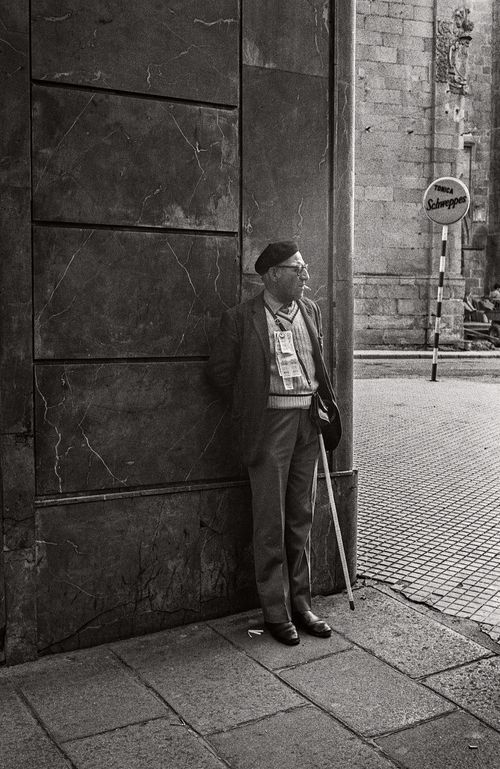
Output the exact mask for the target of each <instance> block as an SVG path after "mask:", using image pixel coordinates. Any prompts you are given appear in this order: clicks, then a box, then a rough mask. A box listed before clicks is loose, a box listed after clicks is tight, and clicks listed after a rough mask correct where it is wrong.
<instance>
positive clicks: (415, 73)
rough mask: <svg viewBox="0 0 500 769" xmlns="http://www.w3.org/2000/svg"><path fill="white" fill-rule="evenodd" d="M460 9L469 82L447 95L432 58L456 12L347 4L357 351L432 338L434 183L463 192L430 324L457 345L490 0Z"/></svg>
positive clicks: (429, 2)
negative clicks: (465, 199)
mask: <svg viewBox="0 0 500 769" xmlns="http://www.w3.org/2000/svg"><path fill="white" fill-rule="evenodd" d="M466 5H467V8H469V10H470V14H469V16H468V18H470V21H472V22H473V23H474V30H473V32H472V33H471V41H470V45H469V58H468V64H467V67H468V81H469V84H468V87H467V89H466V92H465V93H457V92H454V88H453V86H452V84H451V83H450V79H449V77H447V78H445V80H443V78H440V77H439V73H440V69H439V68H440V64H439V62H440V59H439V50H438V49H440V48H441V49H442V48H443V45H444V46H445V47H446V45H447V41H448V42H449V40H448V38H447V36H446V35H445V34H444V32H443V30H448V32H449V31H450V30H451V31H453V30H454V23H455V22H454V18H455V17H454V12H455V11H456V10H457V9H458V8H459V7H462V6H459V5H458V4H454V3H451V2H448V1H444V0H439V2H438V3H437V4H436V3H434V0H405V2H398V1H395V2H369V1H368V0H359V2H358V3H357V57H356V61H357V80H356V88H357V96H356V112H357V115H356V121H357V124H356V142H357V145H356V246H355V253H356V256H355V265H354V272H355V287H356V307H355V346H356V347H358V348H362V347H364V346H384V345H387V344H390V345H395V346H424V345H426V344H427V343H428V342H429V340H430V339H431V338H432V331H433V326H434V319H433V313H434V312H435V306H436V292H435V291H434V284H435V282H436V281H437V276H438V271H439V257H440V251H441V228H440V227H439V226H438V225H435V224H433V223H432V222H430V221H429V220H428V219H427V218H426V216H425V214H424V212H423V209H422V197H423V194H424V191H425V189H426V188H427V186H428V185H429V184H430V182H431V181H432V180H433V179H436V178H438V177H440V176H458V177H459V178H462V179H463V180H464V181H465V183H466V184H467V185H468V186H470V188H471V192H472V201H473V204H472V206H471V212H470V214H469V216H468V217H467V220H466V221H464V223H463V226H462V225H461V224H456V225H450V228H449V236H448V248H447V263H446V272H445V302H444V305H443V319H442V326H441V328H442V334H441V339H442V340H446V341H450V342H458V341H459V340H460V339H461V336H462V328H463V327H462V321H463V304H462V298H463V295H464V292H465V274H466V273H467V274H470V273H471V271H472V270H475V269H476V262H475V261H471V262H470V263H468V261H467V260H468V258H469V256H470V254H468V253H467V252H462V245H466V246H467V245H469V246H470V247H471V248H474V249H476V251H477V250H478V249H479V250H481V249H482V248H484V245H485V240H486V238H485V228H486V227H487V222H486V214H485V211H486V210H487V208H488V200H489V160H490V156H489V140H490V129H491V108H490V98H491V18H492V2H491V0H475V1H473V2H468V3H467V4H466ZM446 50H447V48H446ZM484 258H485V257H484V253H483V260H484ZM483 272H484V270H483ZM479 277H480V276H479V275H478V276H477V278H478V282H479ZM446 291H448V295H449V300H448V299H446ZM388 300H389V301H388Z"/></svg>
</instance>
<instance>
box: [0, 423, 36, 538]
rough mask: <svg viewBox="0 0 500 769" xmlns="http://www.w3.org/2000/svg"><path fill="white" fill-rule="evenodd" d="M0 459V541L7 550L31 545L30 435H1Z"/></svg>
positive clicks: (32, 479) (32, 474)
mask: <svg viewBox="0 0 500 769" xmlns="http://www.w3.org/2000/svg"><path fill="white" fill-rule="evenodd" d="M0 462H1V467H2V485H1V500H2V511H3V538H2V539H1V540H0V541H1V542H3V546H4V547H5V549H8V550H22V549H25V548H29V547H33V545H34V526H35V513H34V505H33V495H34V489H35V468H34V464H35V461H34V451H33V436H31V435H30V436H27V435H3V436H2V440H1V443H0Z"/></svg>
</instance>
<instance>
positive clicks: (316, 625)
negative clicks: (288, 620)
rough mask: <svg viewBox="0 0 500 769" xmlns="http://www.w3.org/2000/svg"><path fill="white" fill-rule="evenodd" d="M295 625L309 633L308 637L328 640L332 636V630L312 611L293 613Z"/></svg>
mask: <svg viewBox="0 0 500 769" xmlns="http://www.w3.org/2000/svg"><path fill="white" fill-rule="evenodd" d="M293 620H294V622H295V624H296V625H297V626H298V627H300V628H302V629H303V630H305V631H306V633H309V635H315V636H317V638H329V637H330V636H331V634H332V629H331V627H330V625H328V624H327V623H326V622H325V620H324V619H320V618H319V617H317V616H316V615H315V614H313V613H312V611H301V612H295V613H294V615H293Z"/></svg>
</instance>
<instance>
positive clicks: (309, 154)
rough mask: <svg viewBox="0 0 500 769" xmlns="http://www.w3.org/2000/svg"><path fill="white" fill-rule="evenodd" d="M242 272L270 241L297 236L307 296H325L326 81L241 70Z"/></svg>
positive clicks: (326, 267) (284, 74)
mask: <svg viewBox="0 0 500 769" xmlns="http://www.w3.org/2000/svg"><path fill="white" fill-rule="evenodd" d="M243 97H244V98H243V118H242V119H243V145H242V158H243V179H244V185H243V233H244V236H243V249H244V251H243V269H244V271H245V272H250V273H251V272H253V265H254V264H255V260H256V258H257V256H258V255H259V253H260V252H261V251H262V249H263V248H264V247H265V246H266V245H267V243H268V242H269V241H272V240H281V239H286V240H287V239H290V238H296V239H297V240H298V242H299V245H300V249H301V252H302V255H303V257H304V261H306V262H308V263H309V264H310V266H311V281H310V285H311V287H312V289H313V291H312V293H311V294H310V295H309V296H311V297H313V298H326V296H327V293H328V289H327V282H328V281H327V274H328V257H329V254H328V178H329V172H328V167H329V163H328V152H329V149H328V103H327V99H328V91H327V80H326V79H323V78H318V77H310V76H306V75H300V74H295V73H293V72H281V71H279V70H269V69H259V68H256V67H244V73H243Z"/></svg>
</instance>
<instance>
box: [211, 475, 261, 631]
mask: <svg viewBox="0 0 500 769" xmlns="http://www.w3.org/2000/svg"><path fill="white" fill-rule="evenodd" d="M200 502H201V505H200V523H201V529H200V541H201V564H200V568H201V601H202V607H203V613H204V615H205V616H207V615H210V616H220V615H221V614H222V613H223V612H228V613H230V612H239V611H244V609H246V608H251V607H253V606H258V605H259V602H258V598H257V590H256V586H255V577H254V566H253V549H252V510H251V492H250V486H249V484H248V482H245V483H243V484H241V485H239V486H226V487H225V488H222V487H221V488H218V489H213V490H210V491H206V492H205V493H204V494H203V496H202V498H201V500H200Z"/></svg>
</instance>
